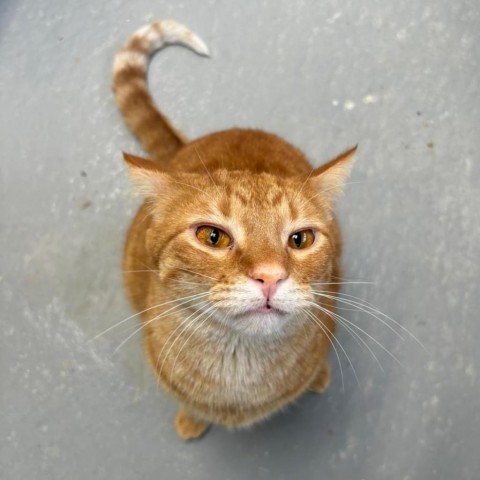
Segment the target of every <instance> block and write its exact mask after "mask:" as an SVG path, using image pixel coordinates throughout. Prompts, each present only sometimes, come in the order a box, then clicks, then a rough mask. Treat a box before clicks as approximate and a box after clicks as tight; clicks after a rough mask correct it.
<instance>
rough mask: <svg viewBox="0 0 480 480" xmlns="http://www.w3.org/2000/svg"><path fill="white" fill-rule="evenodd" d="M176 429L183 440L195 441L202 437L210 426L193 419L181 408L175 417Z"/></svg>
mask: <svg viewBox="0 0 480 480" xmlns="http://www.w3.org/2000/svg"><path fill="white" fill-rule="evenodd" d="M175 427H176V430H177V435H178V436H179V437H180V438H181V439H182V440H193V439H194V438H199V437H201V436H202V435H203V434H204V433H205V432H206V431H207V429H208V427H209V424H208V423H206V422H202V421H201V420H197V419H195V418H193V417H192V416H191V415H189V414H188V412H187V411H186V410H184V409H183V408H180V410H179V411H178V412H177V416H176V417H175Z"/></svg>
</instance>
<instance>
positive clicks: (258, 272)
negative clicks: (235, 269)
mask: <svg viewBox="0 0 480 480" xmlns="http://www.w3.org/2000/svg"><path fill="white" fill-rule="evenodd" d="M287 276H288V274H287V271H286V270H285V267H284V266H283V265H281V264H278V263H261V264H259V265H256V266H255V267H254V269H253V270H252V272H251V273H250V277H251V278H253V280H255V283H258V284H259V287H260V289H261V291H262V293H263V296H264V297H265V298H266V299H267V300H268V299H269V298H272V296H273V294H274V293H275V291H276V290H277V287H278V284H279V283H280V282H281V281H282V280H285V279H286V278H287Z"/></svg>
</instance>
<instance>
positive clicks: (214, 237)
mask: <svg viewBox="0 0 480 480" xmlns="http://www.w3.org/2000/svg"><path fill="white" fill-rule="evenodd" d="M219 240H220V230H218V228H212V231H211V232H210V243H211V244H212V245H216V244H217V243H218V241H219Z"/></svg>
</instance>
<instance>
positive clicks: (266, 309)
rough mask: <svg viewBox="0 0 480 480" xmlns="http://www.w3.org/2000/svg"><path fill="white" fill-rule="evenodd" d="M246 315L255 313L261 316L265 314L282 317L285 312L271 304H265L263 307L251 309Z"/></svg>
mask: <svg viewBox="0 0 480 480" xmlns="http://www.w3.org/2000/svg"><path fill="white" fill-rule="evenodd" d="M248 313H257V314H262V315H266V314H275V315H283V314H285V313H286V312H284V311H282V310H280V309H279V308H277V307H274V306H273V305H272V304H271V303H269V302H267V303H266V304H265V305H262V306H260V307H256V308H253V309H252V310H250V311H249V312H248Z"/></svg>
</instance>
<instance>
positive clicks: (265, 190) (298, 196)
mask: <svg viewBox="0 0 480 480" xmlns="http://www.w3.org/2000/svg"><path fill="white" fill-rule="evenodd" d="M216 181H217V185H218V188H217V189H216V193H217V195H215V197H216V202H215V210H216V211H217V212H218V213H219V214H220V215H221V216H224V217H226V218H229V219H232V220H235V221H238V222H241V223H242V224H243V225H244V226H249V225H250V226H251V227H252V228H253V227H254V226H256V225H257V226H258V225H259V223H260V224H261V225H262V226H263V228H264V229H266V228H269V227H271V228H275V229H278V228H283V227H284V226H285V224H291V223H295V222H302V221H303V222H308V221H309V220H313V218H312V217H318V213H319V212H318V209H315V208H314V207H313V205H311V204H309V202H308V195H307V198H306V196H305V195H304V194H306V193H308V192H307V190H306V189H302V186H303V185H302V184H303V183H304V182H302V181H301V179H292V178H281V177H275V176H272V175H269V174H265V173H261V174H248V173H247V174H246V173H245V172H241V173H240V172H238V173H237V172H229V174H228V175H225V174H223V175H222V176H219V177H218V178H217V180H216Z"/></svg>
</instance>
